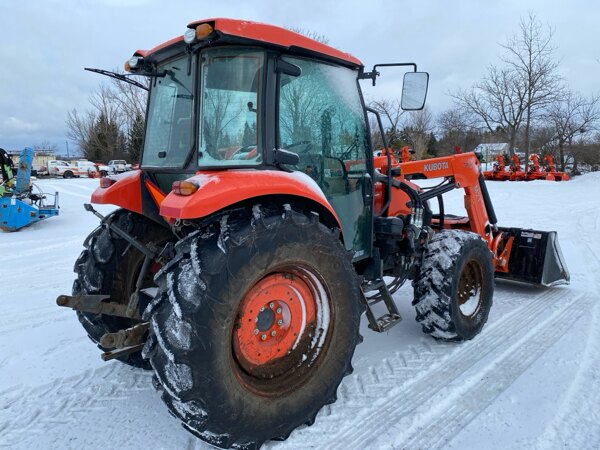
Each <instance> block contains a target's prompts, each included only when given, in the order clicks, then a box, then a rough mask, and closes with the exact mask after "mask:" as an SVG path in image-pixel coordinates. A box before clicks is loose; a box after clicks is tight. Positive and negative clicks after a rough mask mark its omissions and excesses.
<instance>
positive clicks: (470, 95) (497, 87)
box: [451, 13, 561, 157]
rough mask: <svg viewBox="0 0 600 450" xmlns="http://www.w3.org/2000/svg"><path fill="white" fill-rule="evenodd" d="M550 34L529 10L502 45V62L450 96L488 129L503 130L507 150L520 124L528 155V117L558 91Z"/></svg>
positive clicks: (539, 109)
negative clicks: (478, 80)
mask: <svg viewBox="0 0 600 450" xmlns="http://www.w3.org/2000/svg"><path fill="white" fill-rule="evenodd" d="M552 35H553V33H552V30H551V29H549V28H548V29H544V28H543V27H542V25H541V24H540V23H539V22H538V20H537V18H536V16H535V15H534V14H533V13H529V15H528V16H527V17H526V18H523V19H521V22H520V26H519V30H518V32H517V33H516V34H515V35H513V36H512V37H510V38H509V39H508V40H507V42H506V44H503V45H502V47H503V48H504V49H505V51H506V54H505V55H504V56H503V57H502V58H501V60H502V62H503V64H504V65H503V66H502V67H498V66H490V67H489V68H488V71H487V74H486V76H485V77H484V79H483V80H482V81H481V82H479V83H476V84H475V86H473V87H472V88H471V89H468V90H459V91H456V92H455V93H453V94H451V95H452V96H453V97H454V100H455V102H456V104H457V106H458V107H460V108H463V109H465V110H467V111H470V112H472V113H473V114H475V115H476V116H477V117H478V118H479V119H480V120H481V122H482V123H483V124H484V125H485V127H486V128H487V129H488V130H489V131H490V132H492V133H496V134H505V136H506V137H507V138H508V140H509V144H510V152H511V154H512V153H513V152H514V148H515V144H516V140H517V136H518V133H519V130H520V129H521V126H522V125H523V123H524V127H525V129H524V133H525V152H526V154H527V157H528V153H529V146H530V129H531V126H532V123H533V120H534V119H535V117H536V115H538V114H540V112H541V111H542V110H543V109H544V108H545V107H547V106H549V105H550V104H551V103H552V102H553V101H555V99H556V98H557V95H558V94H559V93H560V92H561V79H560V77H559V76H558V74H557V70H556V69H557V67H558V63H557V62H556V61H555V60H554V59H553V58H552V54H553V51H554V48H553V47H552Z"/></svg>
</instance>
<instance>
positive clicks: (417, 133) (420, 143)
mask: <svg viewBox="0 0 600 450" xmlns="http://www.w3.org/2000/svg"><path fill="white" fill-rule="evenodd" d="M433 130H434V125H433V115H432V114H431V112H430V111H429V109H428V108H427V107H425V108H423V109H422V110H420V111H412V112H410V113H409V118H408V121H407V126H406V127H405V128H404V133H405V134H406V136H407V137H408V139H409V141H410V142H411V143H412V146H413V150H414V151H415V154H416V156H417V159H424V158H426V157H427V150H428V145H427V144H428V142H429V138H430V136H431V133H432V132H433Z"/></svg>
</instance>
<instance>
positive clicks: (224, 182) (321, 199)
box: [160, 170, 342, 229]
mask: <svg viewBox="0 0 600 450" xmlns="http://www.w3.org/2000/svg"><path fill="white" fill-rule="evenodd" d="M187 181H191V182H193V183H195V184H197V185H198V190H197V191H196V192H195V193H194V194H192V195H189V196H182V195H177V194H175V193H174V192H171V193H169V195H167V196H166V198H165V199H164V200H163V202H162V203H161V205H160V214H161V215H162V216H164V217H172V218H175V219H199V218H202V217H207V216H209V215H211V214H213V213H215V212H217V211H219V210H222V209H224V208H227V207H228V206H232V205H235V204H237V203H242V202H244V201H247V200H251V199H253V198H264V197H268V196H274V195H277V196H282V195H283V196H287V197H296V198H299V199H305V200H306V199H307V200H309V201H312V202H316V203H317V204H319V205H321V206H322V207H323V208H324V209H325V210H327V211H328V212H329V213H330V214H331V216H332V217H333V218H334V219H335V222H336V223H337V226H338V227H339V228H340V229H341V228H342V227H341V223H340V220H339V218H338V217H337V214H336V213H335V211H334V210H333V208H332V206H331V204H330V203H329V201H327V198H326V197H325V194H323V191H322V190H321V188H320V187H319V185H318V184H317V183H316V182H315V181H314V180H313V179H312V178H310V177H309V176H308V175H306V174H304V173H302V172H291V173H290V172H283V171H279V170H226V171H219V172H200V173H197V174H196V175H194V176H193V177H191V178H188V179H187Z"/></svg>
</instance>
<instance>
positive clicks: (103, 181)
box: [100, 177, 115, 189]
mask: <svg viewBox="0 0 600 450" xmlns="http://www.w3.org/2000/svg"><path fill="white" fill-rule="evenodd" d="M113 184H115V180H113V179H112V178H108V177H104V178H100V187H101V188H104V189H106V188H107V187H110V186H112V185H113Z"/></svg>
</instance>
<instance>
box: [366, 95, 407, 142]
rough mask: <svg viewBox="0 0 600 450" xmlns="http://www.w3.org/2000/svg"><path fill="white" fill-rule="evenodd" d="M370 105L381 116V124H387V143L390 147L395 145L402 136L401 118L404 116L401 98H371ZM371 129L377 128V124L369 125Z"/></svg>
mask: <svg viewBox="0 0 600 450" xmlns="http://www.w3.org/2000/svg"><path fill="white" fill-rule="evenodd" d="M370 106H371V108H373V109H374V110H376V111H377V112H378V113H379V114H380V115H381V116H382V122H383V126H384V127H385V126H386V125H388V128H387V129H386V130H385V135H386V138H387V141H388V144H389V145H390V146H392V148H393V147H397V146H398V141H400V140H401V138H402V128H403V124H402V120H403V119H404V118H405V111H404V110H403V109H402V106H401V100H400V99H395V100H389V99H384V100H373V101H372V102H371V104H370ZM371 130H379V125H376V126H375V127H371ZM382 145H383V143H382Z"/></svg>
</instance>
